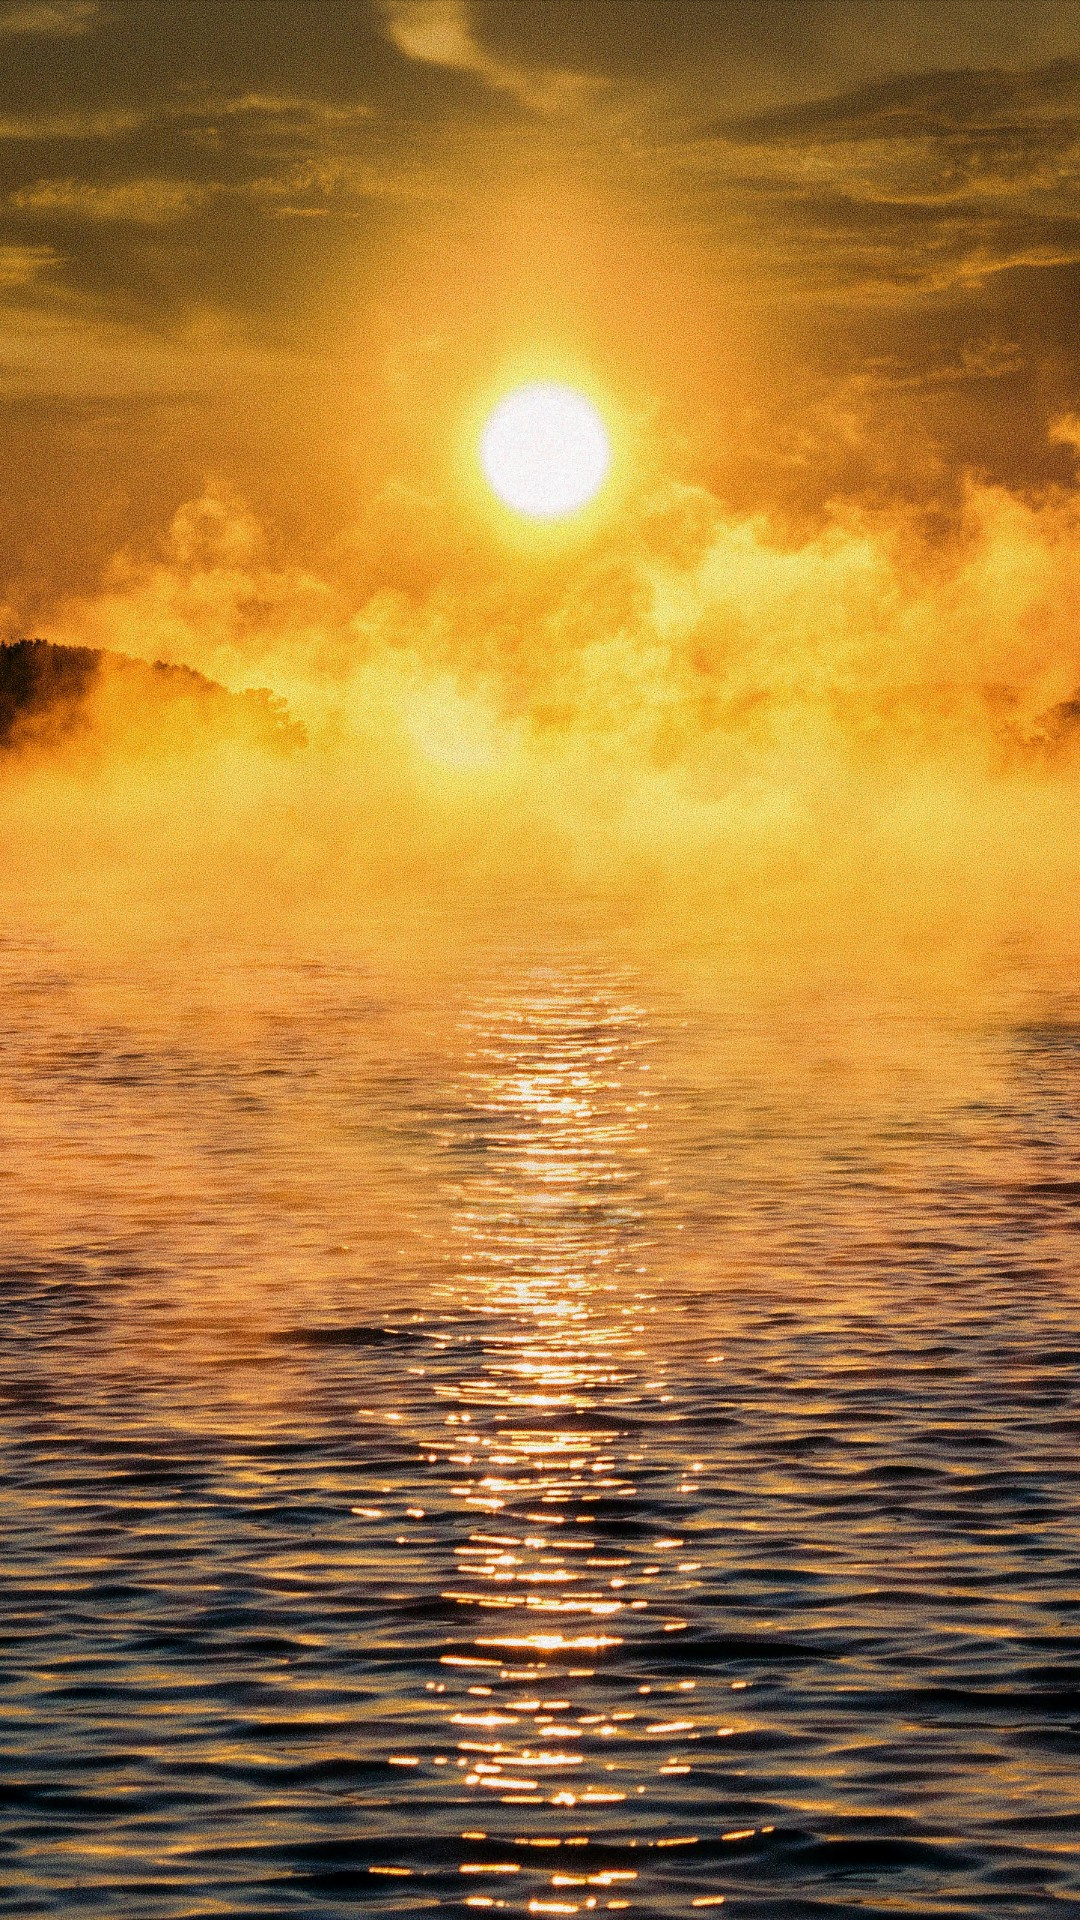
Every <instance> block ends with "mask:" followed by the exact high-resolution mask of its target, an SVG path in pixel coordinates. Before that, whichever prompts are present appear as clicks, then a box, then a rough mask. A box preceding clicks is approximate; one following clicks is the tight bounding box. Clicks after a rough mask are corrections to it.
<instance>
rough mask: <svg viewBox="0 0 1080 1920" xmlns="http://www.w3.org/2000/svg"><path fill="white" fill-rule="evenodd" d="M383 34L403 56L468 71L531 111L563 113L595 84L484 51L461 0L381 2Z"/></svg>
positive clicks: (453, 69) (592, 89)
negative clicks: (384, 28) (384, 26)
mask: <svg viewBox="0 0 1080 1920" xmlns="http://www.w3.org/2000/svg"><path fill="white" fill-rule="evenodd" d="M381 12H382V15H383V19H384V21H385V23H386V33H387V37H388V38H389V39H390V40H391V41H392V43H393V45H394V46H395V47H396V48H397V49H398V52H399V53H403V54H405V56H406V58H407V59H409V60H419V61H421V62H423V63H424V64H425V65H427V66H433V67H446V68H449V69H450V70H451V71H453V72H456V73H469V74H472V75H473V76H474V78H475V79H477V80H480V81H482V82H483V84H484V85H485V86H488V87H492V88H494V90H495V91H496V92H497V93H508V94H511V95H512V96H513V98H514V99H516V100H519V101H520V102H521V104H522V105H523V106H526V107H529V108H530V109H531V110H532V111H533V112H535V113H564V112H566V111H568V110H569V109H572V108H573V107H575V106H577V105H579V104H580V103H581V102H582V101H583V99H584V98H586V97H587V96H588V95H589V94H592V93H594V92H595V91H596V89H597V87H598V86H599V85H601V84H602V83H601V82H598V81H597V80H595V79H593V78H591V77H589V76H588V75H585V74H580V73H570V72H567V71H564V70H562V69H556V68H534V67H525V66H521V65H519V64H518V63H517V62H516V61H512V60H504V59H503V58H502V57H501V56H500V55H499V54H496V53H492V52H490V51H489V50H488V49H487V48H486V47H484V46H483V45H482V44H481V43H480V41H479V40H478V39H477V37H476V34H475V33H474V31H473V26H472V21H471V19H470V17H469V11H468V7H467V6H466V4H465V0H381Z"/></svg>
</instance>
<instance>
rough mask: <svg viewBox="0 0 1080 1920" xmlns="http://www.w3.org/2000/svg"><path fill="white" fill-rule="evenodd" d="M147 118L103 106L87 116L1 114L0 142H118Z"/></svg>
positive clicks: (137, 113)
mask: <svg viewBox="0 0 1080 1920" xmlns="http://www.w3.org/2000/svg"><path fill="white" fill-rule="evenodd" d="M149 119H150V115H149V114H148V113H143V112H138V111H136V110H134V109H131V108H127V107H119V108H111V107H105V108H102V109H101V110H100V111H98V112H94V111H90V112H87V113H80V112H77V111H76V112H72V113H38V114H34V113H23V114H16V113H0V140H12V141H16V140H21V141H26V142H27V143H32V142H35V141H42V142H47V141H51V140H104V141H108V140H120V139H122V138H123V137H124V135H125V134H128V133H136V132H137V131H138V130H139V128H140V127H144V126H145V125H146V124H147V121H148V120H149Z"/></svg>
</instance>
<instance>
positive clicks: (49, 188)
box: [7, 178, 207, 227]
mask: <svg viewBox="0 0 1080 1920" xmlns="http://www.w3.org/2000/svg"><path fill="white" fill-rule="evenodd" d="M206 197H207V189H206V188H205V187H200V186H197V185H195V184H194V183H193V182H192V181H190V180H160V179H154V178H150V179H146V180H118V181H114V182H112V183H111V184H104V183H98V182H95V181H92V180H39V181H37V182H36V184H35V185H33V186H30V187H21V188H19V190H18V191H17V192H16V193H12V194H9V196H8V202H7V204H8V205H9V206H10V207H14V208H16V209H17V210H18V211H19V212H20V213H36V214H40V215H45V216H47V217H53V218H58V219H65V220H71V219H74V220H92V221H98V220H100V221H126V222H129V223H130V224H131V225H133V226H140V227H157V226H164V225H167V224H168V223H170V222H171V221H174V220H180V219H182V218H183V217H184V215H185V214H187V213H190V212H191V210H192V208H193V207H196V206H198V205H199V204H200V203H201V202H202V201H203V200H205V199H206Z"/></svg>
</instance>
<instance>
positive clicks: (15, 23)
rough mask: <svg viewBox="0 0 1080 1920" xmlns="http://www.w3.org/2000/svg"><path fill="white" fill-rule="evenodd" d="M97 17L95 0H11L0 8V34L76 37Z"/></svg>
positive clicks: (98, 10)
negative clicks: (10, 2)
mask: <svg viewBox="0 0 1080 1920" xmlns="http://www.w3.org/2000/svg"><path fill="white" fill-rule="evenodd" d="M100 18H101V7H100V5H99V0H12V4H11V5H9V6H6V7H4V8H2V9H0V34H16V33H25V34H41V35H42V36H44V38H46V39H50V40H77V39H80V38H81V37H82V35H83V34H84V33H91V32H92V31H93V29H94V27H95V26H96V25H97V23H98V21H99V20H100Z"/></svg>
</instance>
